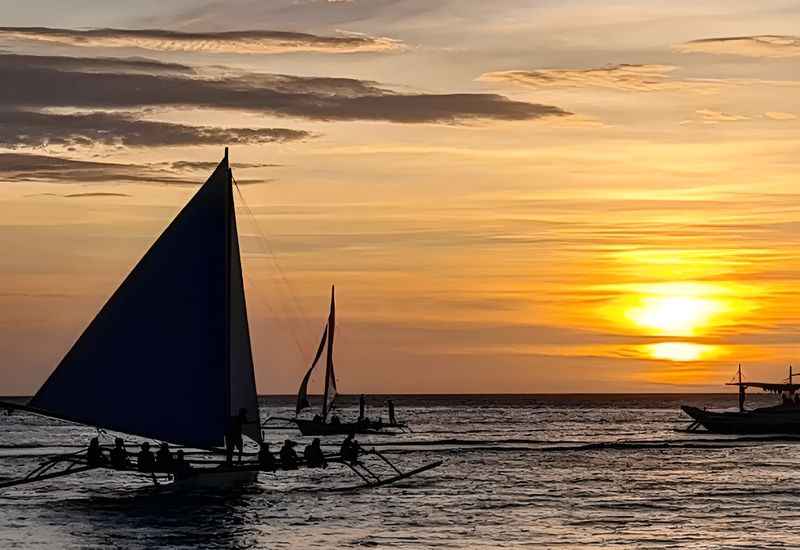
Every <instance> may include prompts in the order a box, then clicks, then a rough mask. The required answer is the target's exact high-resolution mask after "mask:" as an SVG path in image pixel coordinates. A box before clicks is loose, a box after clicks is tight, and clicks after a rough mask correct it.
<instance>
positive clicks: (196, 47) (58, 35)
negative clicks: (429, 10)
mask: <svg viewBox="0 0 800 550" xmlns="http://www.w3.org/2000/svg"><path fill="white" fill-rule="evenodd" d="M0 38H6V39H9V38H10V39H25V40H34V41H38V42H47V43H56V44H63V45H67V46H82V47H89V48H139V49H144V50H154V51H180V52H203V53H242V54H274V53H286V52H322V53H353V52H382V51H391V50H397V49H400V48H402V45H401V43H400V42H398V41H397V40H392V39H389V38H380V37H372V36H364V35H355V34H351V35H341V36H319V35H315V34H308V33H300V32H285V31H272V30H250V31H228V32H178V31H172V30H164V29H92V30H73V29H54V28H48V27H0Z"/></svg>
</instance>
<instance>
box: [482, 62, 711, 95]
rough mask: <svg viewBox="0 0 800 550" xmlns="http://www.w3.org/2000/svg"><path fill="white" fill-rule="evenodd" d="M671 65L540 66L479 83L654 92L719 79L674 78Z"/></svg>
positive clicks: (705, 85)
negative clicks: (671, 76)
mask: <svg viewBox="0 0 800 550" xmlns="http://www.w3.org/2000/svg"><path fill="white" fill-rule="evenodd" d="M676 69H677V67H674V66H672V65H625V64H623V65H608V66H606V67H600V68H591V69H541V70H536V71H524V70H516V71H495V72H488V73H484V74H482V75H481V76H480V77H478V80H479V81H481V82H501V83H511V84H519V85H522V86H527V87H529V88H535V89H547V88H602V89H607V90H619V91H632V92H656V91H683V90H690V91H696V92H701V93H703V92H704V93H709V92H712V91H716V89H717V88H718V87H719V82H718V81H710V80H676V79H671V78H670V73H672V72H673V71H675V70H676Z"/></svg>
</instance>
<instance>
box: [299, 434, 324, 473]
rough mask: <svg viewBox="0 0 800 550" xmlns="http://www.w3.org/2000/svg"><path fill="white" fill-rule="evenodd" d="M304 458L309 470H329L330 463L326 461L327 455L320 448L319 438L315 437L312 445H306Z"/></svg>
mask: <svg viewBox="0 0 800 550" xmlns="http://www.w3.org/2000/svg"><path fill="white" fill-rule="evenodd" d="M303 458H305V460H306V465H307V466H308V467H309V468H327V467H328V463H327V462H326V461H325V454H324V453H323V452H322V447H320V442H319V438H318V437H315V438H314V441H312V442H311V444H310V445H306V448H305V450H304V451H303Z"/></svg>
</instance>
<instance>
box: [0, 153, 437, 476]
mask: <svg viewBox="0 0 800 550" xmlns="http://www.w3.org/2000/svg"><path fill="white" fill-rule="evenodd" d="M234 185H235V180H234V179H233V174H232V172H231V170H230V167H229V164H228V149H227V148H226V149H225V156H224V158H223V159H222V161H221V162H220V164H219V165H218V166H217V168H216V169H215V170H214V172H213V173H212V174H211V176H210V177H209V179H208V180H207V181H206V182H205V184H204V185H203V186H202V187H201V188H200V189H199V190H198V191H197V193H196V194H195V195H194V196H193V198H192V199H191V200H190V201H189V202H188V204H186V206H185V207H184V208H183V209H182V210H181V212H180V213H179V214H178V215H177V216H176V218H175V219H174V220H173V221H172V222H171V223H170V224H169V226H168V227H167V228H166V229H165V230H164V232H163V233H162V234H161V236H160V237H159V238H158V239H157V240H156V242H155V243H154V244H153V245H152V246H151V247H150V249H149V250H148V251H147V253H146V254H145V255H144V257H143V258H142V259H141V260H140V261H139V263H138V264H136V266H135V267H134V268H133V270H132V271H131V272H130V274H129V275H128V276H127V277H126V278H125V280H124V281H123V282H122V284H121V285H120V286H119V288H118V289H117V290H116V291H115V292H114V294H113V295H112V296H111V298H109V300H108V302H106V304H105V305H104V306H103V307H102V308H101V309H100V311H99V313H98V314H97V315H96V317H95V318H94V319H93V320H92V322H91V323H90V324H89V325H88V327H87V328H86V329H85V330H84V332H83V334H81V336H80V337H79V338H78V340H77V341H76V342H75V344H74V345H73V346H72V348H71V349H70V350H69V352H68V353H67V354H66V355H65V356H64V358H63V359H62V360H61V362H60V363H59V365H58V366H57V367H56V369H55V370H54V371H53V373H52V374H51V375H50V377H49V378H48V379H47V381H46V382H45V383H44V384H43V385H42V387H41V388H39V391H38V392H36V395H34V396H33V398H32V399H31V400H30V401H29V402H28V403H26V404H20V403H15V402H0V408H4V409H6V410H8V411H23V412H25V413H32V414H36V415H42V416H46V417H50V418H54V419H58V420H62V421H66V422H71V423H77V424H81V425H85V426H90V427H95V428H97V429H98V431H100V430H109V431H113V432H117V433H119V434H128V435H131V436H137V437H139V438H143V439H145V440H150V441H153V440H155V441H157V442H169V443H170V444H172V445H173V449H177V448H180V451H181V452H182V453H184V454H186V455H191V456H197V457H198V458H196V459H192V460H187V461H186V462H183V463H182V465H183V467H182V468H176V469H175V470H173V471H170V470H169V469H166V470H165V469H159V468H158V467H156V468H149V467H148V468H143V467H142V466H143V465H142V464H138V463H137V462H136V461H130V462H129V463H128V465H127V466H121V465H119V464H117V465H113V464H112V463H111V462H110V461H109V460H108V459H107V458H105V457H106V455H105V454H104V450H103V449H102V448H101V447H100V446H99V444H95V446H94V453H95V454H94V455H92V454H91V453H86V452H85V451H79V452H78V453H71V454H65V455H58V456H52V457H49V458H47V459H46V460H44V461H43V462H42V463H41V464H39V465H38V466H37V467H36V468H34V469H33V470H32V471H31V472H30V473H29V474H27V475H26V476H24V477H22V478H20V479H15V480H6V481H4V482H1V483H0V488H9V487H15V486H19V485H24V484H28V483H34V482H39V481H44V480H48V479H54V478H58V477H63V476H69V475H76V474H80V473H83V472H88V471H91V470H94V469H97V468H112V469H114V470H117V471H120V472H129V473H135V474H137V475H144V476H145V477H146V478H148V479H149V480H150V481H152V482H153V483H154V484H156V485H159V486H163V484H164V482H168V483H169V485H170V486H180V487H188V488H191V487H198V486H199V487H204V488H214V489H219V488H226V487H232V486H240V485H242V484H244V483H249V482H253V481H255V480H256V478H257V476H258V473H259V472H260V471H264V470H265V468H264V466H263V464H262V463H260V462H259V461H254V460H252V459H250V458H248V459H246V460H242V461H240V462H239V461H233V460H232V454H233V449H234V447H239V449H240V456H241V447H242V436H243V435H244V436H247V437H248V438H249V439H250V440H252V442H254V443H256V444H259V445H261V449H262V451H263V449H265V448H266V447H264V446H263V442H264V441H263V433H262V430H261V423H260V419H259V408H258V398H257V394H256V382H255V374H254V369H253V356H252V349H251V344H250V333H249V327H248V321H247V306H246V300H245V292H244V283H243V277H242V264H241V257H240V251H239V238H238V233H237V228H236V212H235V208H234V200H233V187H234ZM237 189H238V188H237ZM332 328H333V327H331V332H332ZM226 444H227V445H226ZM226 447H227V448H226ZM184 449H185V450H184ZM167 452H169V451H167ZM373 455H374V456H376V457H378V458H379V459H380V460H381V461H382V462H384V463H386V464H388V465H389V466H391V474H392V475H390V476H388V477H387V476H386V475H384V476H380V475H377V474H376V473H374V471H373V469H371V468H368V467H367V466H366V464H365V463H364V461H363V458H366V457H368V456H373ZM170 456H172V455H170ZM221 456H224V457H225V459H221V458H220V457H221ZM251 456H252V455H251ZM93 457H94V459H93ZM97 457H101V458H102V460H98V459H97ZM215 457H216V458H215ZM170 460H171V459H170ZM330 462H331V463H344V461H342V460H341V459H338V458H337V457H336V456H331V457H330ZM440 464H441V461H437V462H434V463H431V464H427V465H425V466H422V467H421V468H417V469H414V470H412V471H408V472H403V471H401V470H399V469H398V468H396V467H395V466H394V465H393V464H391V462H390V461H389V460H388V459H387V458H386V457H385V456H383V455H382V454H380V453H378V452H377V451H365V452H362V453H361V454H360V455H359V454H357V455H356V456H355V457H354V458H353V459H351V460H350V461H349V462H347V466H348V467H349V468H350V469H351V470H353V471H354V472H356V473H357V474H358V475H359V477H360V478H361V479H362V480H363V481H364V484H363V485H360V487H374V486H376V485H383V484H386V483H392V482H394V481H397V480H400V479H404V478H407V477H409V476H412V475H415V474H418V473H420V472H423V471H426V470H429V469H431V468H435V467H437V466H439V465H440ZM298 465H299V466H301V467H302V466H305V464H304V462H303V461H302V460H300V461H298ZM140 470H145V471H143V472H142V471H140ZM269 470H270V471H271V470H272V468H269Z"/></svg>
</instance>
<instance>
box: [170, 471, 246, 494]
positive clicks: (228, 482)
mask: <svg viewBox="0 0 800 550" xmlns="http://www.w3.org/2000/svg"><path fill="white" fill-rule="evenodd" d="M257 480H258V471H257V470H244V469H242V470H238V469H233V470H227V469H221V468H219V469H211V468H209V469H198V470H195V471H194V472H192V475H191V476H189V477H185V478H182V479H176V480H174V481H173V482H172V483H169V484H167V485H163V486H162V487H166V488H169V489H170V490H175V491H230V490H236V489H240V488H242V487H244V486H246V485H250V484H252V483H255V482H256V481H257Z"/></svg>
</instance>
